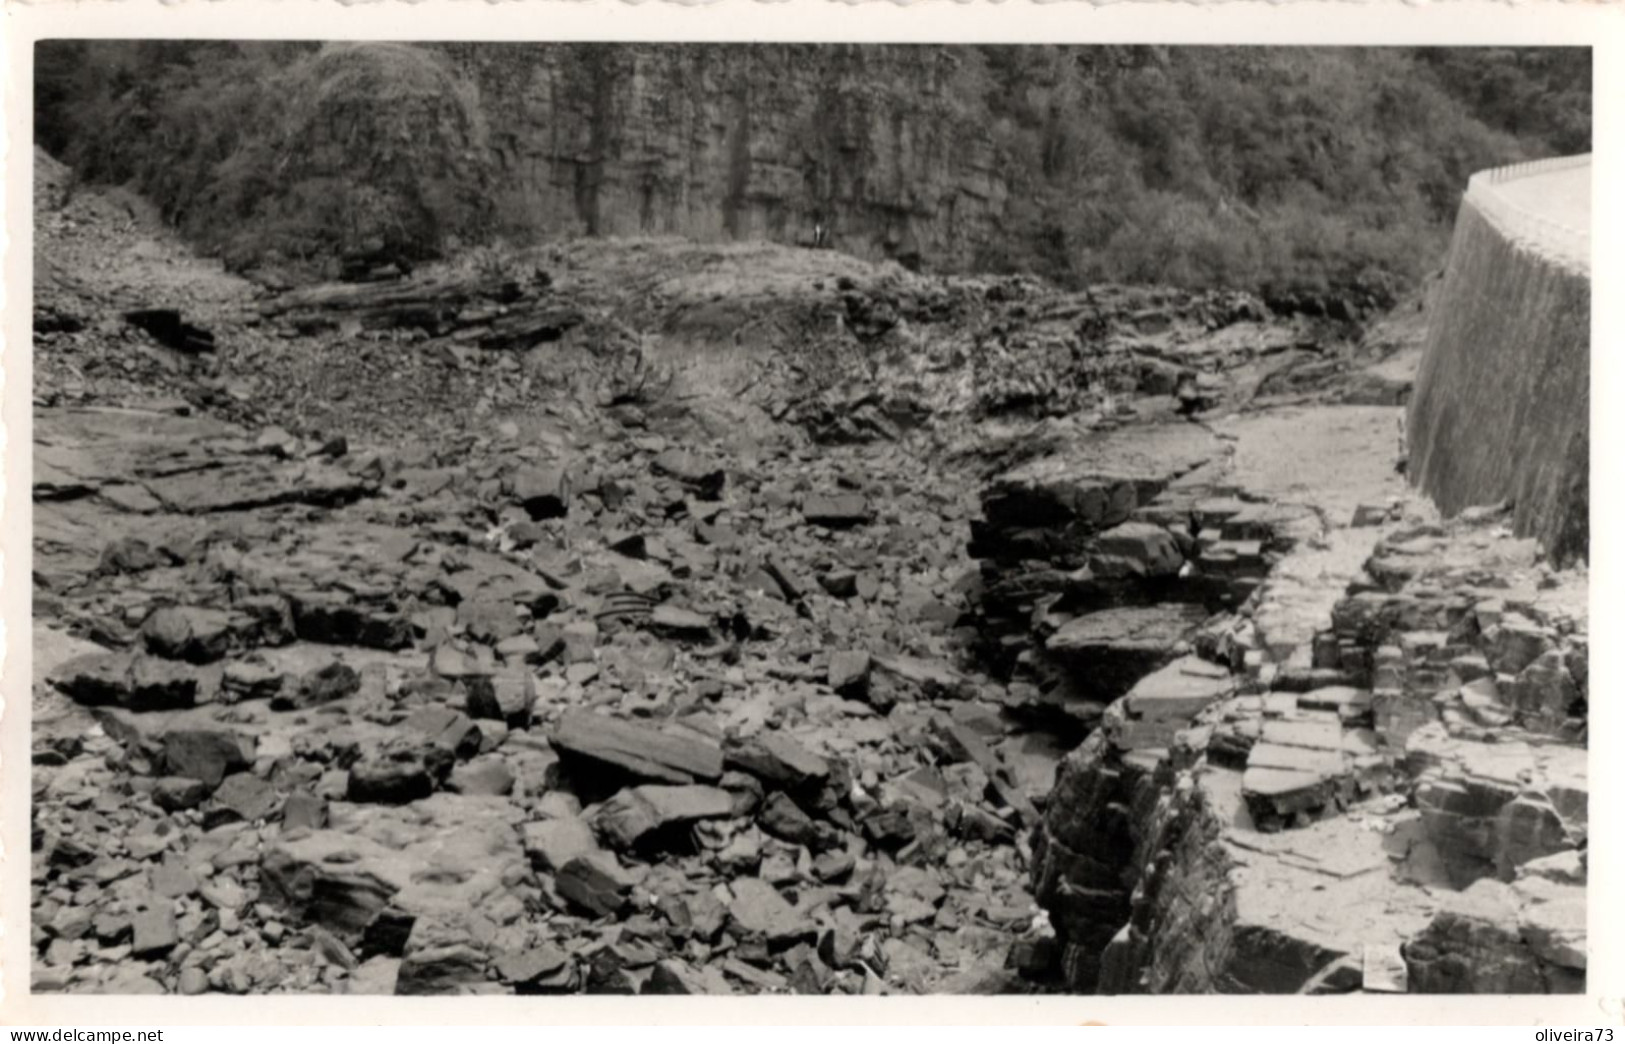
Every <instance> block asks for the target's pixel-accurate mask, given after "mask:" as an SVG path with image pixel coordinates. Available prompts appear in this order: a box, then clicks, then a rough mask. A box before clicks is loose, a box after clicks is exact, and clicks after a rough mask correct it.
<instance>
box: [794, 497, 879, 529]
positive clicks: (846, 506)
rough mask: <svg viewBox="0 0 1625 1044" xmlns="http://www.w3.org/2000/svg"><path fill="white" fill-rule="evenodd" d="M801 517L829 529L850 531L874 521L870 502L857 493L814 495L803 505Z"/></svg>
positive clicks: (803, 502)
mask: <svg viewBox="0 0 1625 1044" xmlns="http://www.w3.org/2000/svg"><path fill="white" fill-rule="evenodd" d="M801 517H802V518H804V519H806V520H807V521H808V522H810V523H812V524H813V525H818V526H824V527H825V528H827V529H850V528H852V527H853V526H862V525H867V524H868V523H869V522H870V521H872V520H873V519H874V512H873V510H872V509H871V508H870V507H869V502H868V500H866V499H865V498H864V497H862V496H860V495H858V494H856V493H837V494H834V495H824V494H813V495H810V496H808V497H807V498H806V499H805V500H804V501H802V504H801Z"/></svg>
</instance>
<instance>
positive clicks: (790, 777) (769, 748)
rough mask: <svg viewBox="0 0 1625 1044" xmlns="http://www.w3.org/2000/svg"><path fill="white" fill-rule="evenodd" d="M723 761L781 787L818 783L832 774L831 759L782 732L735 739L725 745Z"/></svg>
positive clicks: (731, 766)
mask: <svg viewBox="0 0 1625 1044" xmlns="http://www.w3.org/2000/svg"><path fill="white" fill-rule="evenodd" d="M723 753H724V762H725V764H726V765H728V766H729V767H730V768H737V769H741V770H743V771H745V772H749V773H750V774H751V775H753V776H756V777H757V778H759V779H762V780H764V781H765V782H767V783H771V784H773V785H775V786H780V787H802V786H806V785H817V784H821V783H823V782H824V781H825V780H827V779H828V778H829V762H828V761H827V760H826V759H824V758H823V757H822V756H820V755H818V754H814V753H813V752H812V751H810V750H808V749H807V748H806V747H804V746H802V745H801V744H800V743H798V742H797V741H796V740H794V739H792V738H791V737H789V736H786V735H785V734H784V733H782V732H763V733H759V734H758V735H756V736H754V737H752V738H750V739H748V740H735V741H733V742H732V743H729V744H728V745H727V746H726V747H725V749H724V752H723Z"/></svg>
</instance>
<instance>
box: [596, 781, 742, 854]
mask: <svg viewBox="0 0 1625 1044" xmlns="http://www.w3.org/2000/svg"><path fill="white" fill-rule="evenodd" d="M733 804H734V798H733V795H732V794H730V793H729V792H728V791H726V790H723V789H722V788H720V787H707V786H683V787H672V786H662V785H660V784H649V785H646V786H641V787H629V788H627V789H626V790H623V791H621V792H620V793H619V794H616V795H615V796H614V797H612V798H610V799H609V800H608V801H607V802H605V803H604V805H603V807H602V808H600V809H599V810H598V815H597V816H596V817H595V819H594V825H595V826H596V827H597V829H598V833H599V835H600V836H601V837H603V838H604V840H605V841H606V842H608V843H609V844H610V845H611V846H613V847H615V848H621V849H627V848H632V847H633V846H635V845H637V844H638V843H639V842H640V841H642V840H644V839H645V838H647V837H649V836H650V835H652V834H654V833H656V832H657V831H659V830H661V829H664V828H666V827H670V826H673V825H676V824H679V823H691V822H693V821H695V820H699V819H719V818H724V817H727V816H729V815H732V814H733Z"/></svg>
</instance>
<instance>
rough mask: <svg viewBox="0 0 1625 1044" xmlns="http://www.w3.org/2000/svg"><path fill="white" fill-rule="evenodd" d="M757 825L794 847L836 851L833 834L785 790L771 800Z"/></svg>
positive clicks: (769, 796)
mask: <svg viewBox="0 0 1625 1044" xmlns="http://www.w3.org/2000/svg"><path fill="white" fill-rule="evenodd" d="M756 822H757V823H758V824H759V825H760V826H761V828H762V829H763V830H764V831H766V832H767V833H769V834H771V835H773V836H774V837H776V838H778V839H779V840H781V841H788V842H789V843H790V844H793V845H805V846H807V847H808V848H813V849H819V850H822V849H824V848H829V847H832V845H833V843H834V840H835V839H834V836H833V833H832V832H826V831H824V830H820V829H819V824H817V823H816V822H814V821H813V819H812V817H811V816H809V815H807V813H806V812H804V811H802V809H801V806H799V805H797V804H796V803H795V801H793V800H792V799H791V798H790V796H789V795H788V794H786V793H784V792H783V791H782V790H778V791H774V792H773V793H772V794H769V795H768V796H767V800H766V801H764V802H763V803H762V808H761V811H760V812H758V813H757V816H756Z"/></svg>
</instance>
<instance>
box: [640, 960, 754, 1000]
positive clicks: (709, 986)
mask: <svg viewBox="0 0 1625 1044" xmlns="http://www.w3.org/2000/svg"><path fill="white" fill-rule="evenodd" d="M643 992H644V993H646V994H653V995H657V996H665V995H681V996H710V995H713V994H731V993H733V992H734V990H733V987H732V986H730V985H728V980H727V978H726V977H725V976H724V975H723V974H722V972H721V971H720V970H719V969H717V968H716V967H714V966H712V965H709V964H706V965H701V966H700V967H698V968H696V967H694V966H693V965H691V964H689V963H688V962H686V961H681V960H678V959H676V958H667V959H666V960H663V961H658V962H656V964H655V966H654V968H653V970H652V971H651V972H650V973H649V981H648V982H646V983H644V986H643Z"/></svg>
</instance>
